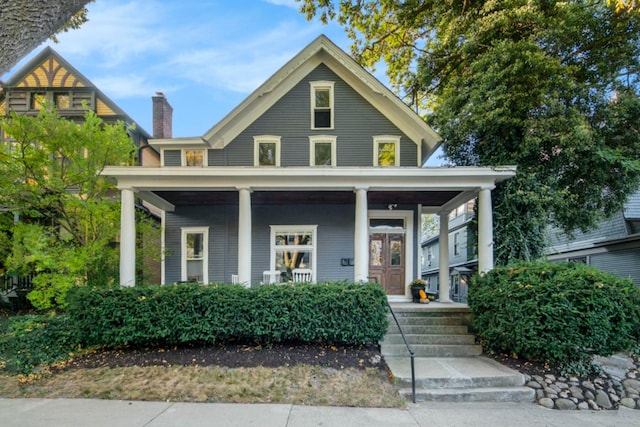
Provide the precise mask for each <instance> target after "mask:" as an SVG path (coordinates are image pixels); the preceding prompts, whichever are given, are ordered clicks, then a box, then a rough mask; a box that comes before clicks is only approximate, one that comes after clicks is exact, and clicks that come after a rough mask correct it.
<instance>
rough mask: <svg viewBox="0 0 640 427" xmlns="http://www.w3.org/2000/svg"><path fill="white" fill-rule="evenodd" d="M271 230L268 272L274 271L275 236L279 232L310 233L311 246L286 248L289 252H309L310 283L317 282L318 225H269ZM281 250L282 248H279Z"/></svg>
mask: <svg viewBox="0 0 640 427" xmlns="http://www.w3.org/2000/svg"><path fill="white" fill-rule="evenodd" d="M269 227H270V228H271V242H270V251H271V256H270V260H269V265H270V270H275V269H276V258H277V257H276V234H277V233H281V232H290V233H297V232H300V233H311V241H312V244H311V245H301V246H287V248H288V249H290V250H296V249H298V250H304V251H308V252H311V257H310V258H311V260H310V262H311V266H310V269H311V281H312V282H314V283H315V282H317V279H316V277H317V273H318V260H317V256H318V225H270V226H269ZM279 247H280V248H282V247H283V246H279Z"/></svg>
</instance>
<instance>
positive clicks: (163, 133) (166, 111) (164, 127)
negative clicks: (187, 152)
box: [151, 92, 173, 139]
mask: <svg viewBox="0 0 640 427" xmlns="http://www.w3.org/2000/svg"><path fill="white" fill-rule="evenodd" d="M151 99H152V101H153V137H154V138H160V139H163V138H172V137H173V132H172V127H173V107H171V105H169V101H167V98H165V96H164V93H162V92H156V95H155V96H152V97H151Z"/></svg>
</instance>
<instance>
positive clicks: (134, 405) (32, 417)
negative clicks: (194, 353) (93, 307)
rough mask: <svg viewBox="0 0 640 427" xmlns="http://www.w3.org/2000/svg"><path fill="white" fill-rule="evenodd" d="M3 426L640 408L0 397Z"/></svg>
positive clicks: (494, 422) (592, 417)
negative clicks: (385, 406)
mask: <svg viewBox="0 0 640 427" xmlns="http://www.w3.org/2000/svg"><path fill="white" fill-rule="evenodd" d="M0 426H2V427H14V426H15V427H76V426H78V427H87V426H91V427H201V426H265V427H266V426H278V427H285V426H287V427H294V426H295V427H303V426H363V427H365V426H366V427H375V426H424V427H427V426H428V427H440V426H447V427H450V426H473V427H481V426H492V427H495V426H509V427H520V426H522V427H524V426H527V427H528V426H557V427H572V426H575V427H589V426H594V427H607V426H611V427H613V426H616V427H621V426H622V427H624V426H640V411H637V410H632V409H626V408H622V409H620V410H617V411H600V412H593V411H557V410H555V411H554V410H550V409H545V408H543V407H541V406H538V405H535V404H533V403H477V402H470V403H436V402H424V403H420V404H409V406H408V407H407V408H406V409H381V408H343V407H318V406H298V405H282V404H260V405H243V404H223V403H165V402H137V401H135V402H128V401H119V400H91V399H0Z"/></svg>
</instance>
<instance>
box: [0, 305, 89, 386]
mask: <svg viewBox="0 0 640 427" xmlns="http://www.w3.org/2000/svg"><path fill="white" fill-rule="evenodd" d="M78 340H79V337H78V335H77V334H76V333H75V331H74V329H73V328H72V327H71V326H70V324H69V319H68V318H67V317H66V316H57V317H53V316H44V315H27V316H16V317H12V318H11V319H10V320H9V321H8V326H7V327H6V328H5V330H3V331H2V334H0V360H1V361H2V362H3V364H5V365H6V368H7V369H8V370H10V371H16V372H19V373H22V374H28V373H31V372H32V371H33V370H34V369H35V368H37V367H38V366H41V365H49V364H52V363H55V362H59V361H63V360H67V359H68V358H69V355H70V354H71V353H73V352H74V351H76V350H77V349H78V345H77V343H78Z"/></svg>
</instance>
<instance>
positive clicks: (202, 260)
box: [181, 227, 209, 283]
mask: <svg viewBox="0 0 640 427" xmlns="http://www.w3.org/2000/svg"><path fill="white" fill-rule="evenodd" d="M208 246H209V227H185V228H183V229H182V275H181V280H182V281H189V282H199V283H208V282H209V271H208V266H207V263H208V260H209V255H208V254H209V250H208Z"/></svg>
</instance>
